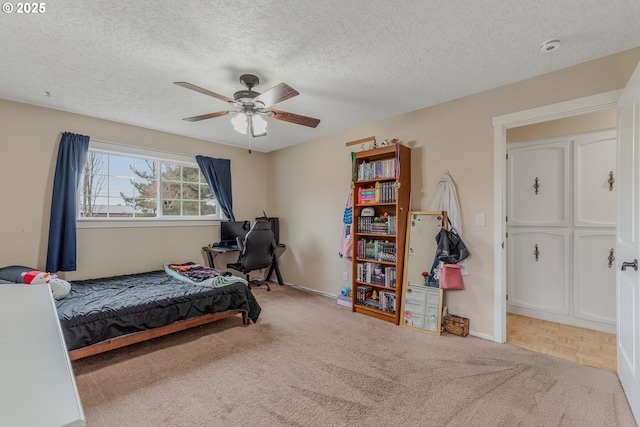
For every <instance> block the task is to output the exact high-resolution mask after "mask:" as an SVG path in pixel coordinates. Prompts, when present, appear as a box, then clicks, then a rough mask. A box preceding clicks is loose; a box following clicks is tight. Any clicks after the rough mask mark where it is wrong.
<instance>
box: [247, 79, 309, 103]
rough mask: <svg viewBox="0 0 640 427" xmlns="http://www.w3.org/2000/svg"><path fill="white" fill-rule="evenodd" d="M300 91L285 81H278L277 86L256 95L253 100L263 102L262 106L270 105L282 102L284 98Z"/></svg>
mask: <svg viewBox="0 0 640 427" xmlns="http://www.w3.org/2000/svg"><path fill="white" fill-rule="evenodd" d="M298 95H300V93H299V92H298V91H297V90H295V89H294V88H292V87H291V86H289V85H288V84H286V83H280V84H279V85H277V86H274V87H272V88H271V89H269V90H268V91H266V92H265V93H263V94H261V95H258V96H256V97H255V98H253V102H260V103H262V104H264V107H262V108H268V107H271V106H272V105H274V104H277V103H278V102H282V101H284V100H286V99H289V98H293V97H294V96H298Z"/></svg>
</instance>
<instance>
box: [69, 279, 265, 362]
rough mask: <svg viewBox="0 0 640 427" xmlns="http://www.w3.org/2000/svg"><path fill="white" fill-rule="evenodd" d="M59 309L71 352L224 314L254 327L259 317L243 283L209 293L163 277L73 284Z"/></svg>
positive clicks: (102, 280)
mask: <svg viewBox="0 0 640 427" xmlns="http://www.w3.org/2000/svg"><path fill="white" fill-rule="evenodd" d="M56 307H57V309H58V317H59V318H60V324H61V326H62V331H63V334H64V338H65V342H66V344H67V350H69V351H71V350H75V349H78V348H82V347H85V346H88V345H91V344H95V343H97V342H100V341H104V340H107V339H110V338H115V337H117V336H120V335H126V334H129V333H132V332H139V331H143V330H147V329H152V328H157V327H159V326H165V325H168V324H170V323H173V322H175V321H178V320H184V319H190V318H193V317H197V316H200V315H203V314H207V313H217V312H221V311H226V310H243V311H246V312H247V313H248V316H249V318H250V319H251V320H252V321H253V322H256V321H257V320H258V316H259V315H260V311H261V308H260V305H258V302H257V301H256V299H255V297H254V296H253V294H252V293H251V290H250V289H249V287H248V286H247V285H245V284H244V283H242V282H237V283H233V284H230V285H227V286H223V287H219V288H210V287H204V286H199V285H195V284H189V283H185V282H182V281H180V280H177V279H175V278H173V277H170V276H169V275H168V274H167V273H165V272H164V271H153V272H149V273H140V274H131V275H125V276H117V277H109V278H103V279H91V280H84V281H77V282H73V284H72V288H71V292H70V293H69V294H68V295H67V296H66V297H65V298H63V299H61V300H59V301H56Z"/></svg>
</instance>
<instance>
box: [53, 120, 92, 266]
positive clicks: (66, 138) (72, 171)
mask: <svg viewBox="0 0 640 427" xmlns="http://www.w3.org/2000/svg"><path fill="white" fill-rule="evenodd" d="M88 150H89V137H88V136H84V135H77V134H74V133H69V132H65V133H63V134H62V138H60V146H59V147H58V161H57V163H56V173H55V176H54V179H53V195H52V197H51V218H50V220H49V221H50V222H49V247H48V249H47V270H46V271H48V272H50V273H55V272H56V271H75V270H76V211H77V206H78V204H77V192H78V184H79V183H80V177H81V175H82V172H83V169H84V162H85V160H86V159H87V151H88Z"/></svg>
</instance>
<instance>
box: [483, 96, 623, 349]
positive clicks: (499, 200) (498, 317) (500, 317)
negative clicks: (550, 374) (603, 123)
mask: <svg viewBox="0 0 640 427" xmlns="http://www.w3.org/2000/svg"><path fill="white" fill-rule="evenodd" d="M621 93H622V91H621V90H616V91H611V92H606V93H603V94H598V95H592V96H588V97H584V98H579V99H576V100H571V101H566V102H561V103H558V104H553V105H549V106H544V107H539V108H534V109H531V110H526V111H520V112H516V113H511V114H507V115H503V116H499V117H495V118H494V119H493V126H494V224H495V227H494V277H495V282H494V340H495V341H496V342H499V343H504V342H506V335H507V334H506V332H507V331H506V323H507V319H506V315H507V310H506V307H507V302H506V296H507V291H506V277H507V266H506V254H505V250H504V248H505V236H506V211H507V209H506V191H507V189H506V166H507V165H506V162H505V158H506V149H507V130H508V129H514V128H520V127H524V126H528V125H534V124H538V123H550V122H553V121H555V120H559V119H565V118H575V117H578V116H582V115H584V114H589V113H595V112H599V111H602V110H607V109H611V108H615V107H616V104H617V101H618V99H619V97H620V94H621Z"/></svg>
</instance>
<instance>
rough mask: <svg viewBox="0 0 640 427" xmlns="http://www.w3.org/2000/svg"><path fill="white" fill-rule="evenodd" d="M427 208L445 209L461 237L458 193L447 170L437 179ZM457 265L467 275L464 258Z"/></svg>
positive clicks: (432, 209) (434, 209)
mask: <svg viewBox="0 0 640 427" xmlns="http://www.w3.org/2000/svg"><path fill="white" fill-rule="evenodd" d="M429 210H430V211H447V216H448V218H449V221H451V225H452V226H453V228H455V229H456V231H457V232H458V234H459V235H460V237H462V215H461V213H460V205H459V204H458V193H457V192H456V185H455V184H454V182H453V179H451V175H449V171H446V172H445V173H444V175H442V176H441V177H440V179H439V180H438V185H437V188H436V197H435V199H433V202H431V206H430V207H429ZM459 265H461V266H462V270H461V273H462V275H463V276H468V275H469V270H468V268H467V261H466V260H464V261H462V262H460V263H459Z"/></svg>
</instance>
